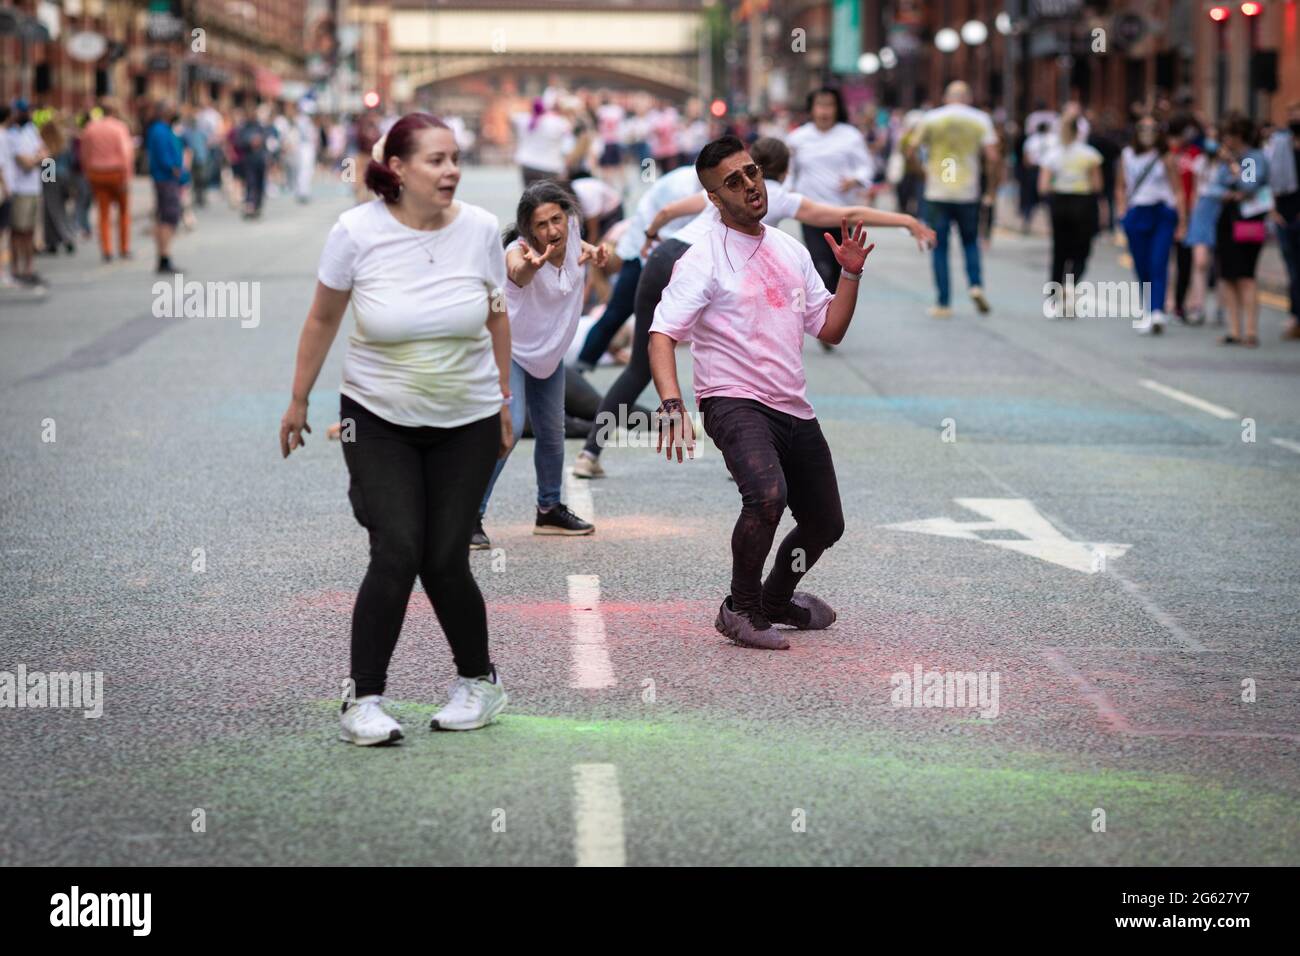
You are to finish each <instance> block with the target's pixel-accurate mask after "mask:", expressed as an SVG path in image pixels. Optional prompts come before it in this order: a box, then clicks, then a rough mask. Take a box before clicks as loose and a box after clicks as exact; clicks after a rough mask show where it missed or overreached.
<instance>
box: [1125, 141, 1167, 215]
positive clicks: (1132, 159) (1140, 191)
mask: <svg viewBox="0 0 1300 956" xmlns="http://www.w3.org/2000/svg"><path fill="white" fill-rule="evenodd" d="M1152 159H1154V160H1155V166H1153V167H1152V169H1151V172H1149V173H1147V174H1146V177H1145V178H1144V179H1143V180H1142V183H1141V185H1139V186H1138V188H1137V189H1133V184H1134V183H1135V182H1137V180H1138V177H1139V176H1141V175H1142V172H1143V170H1145V169H1146V168H1147V167H1148V166H1150V165H1151V161H1152ZM1120 160H1121V162H1123V164H1124V189H1125V190H1131V192H1130V193H1129V196H1128V203H1127V204H1128V205H1129V206H1152V205H1155V204H1156V203H1164V204H1165V205H1167V206H1176V205H1177V200H1175V199H1174V191H1173V189H1172V188H1171V187H1170V185H1169V174H1168V173H1167V172H1166V171H1165V158H1164V156H1162V155H1160V154H1159V153H1157V152H1156V151H1155V150H1154V149H1149V150H1147V151H1146V152H1145V153H1136V152H1134V151H1133V147H1132V146H1125V147H1124V151H1123V152H1122V153H1121V154H1120Z"/></svg>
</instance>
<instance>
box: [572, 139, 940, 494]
mask: <svg viewBox="0 0 1300 956" xmlns="http://www.w3.org/2000/svg"><path fill="white" fill-rule="evenodd" d="M701 155H703V152H701ZM747 155H750V156H752V158H753V159H754V161H755V162H756V163H758V164H759V165H760V167H761V168H762V169H763V175H764V177H765V182H764V201H765V204H766V206H765V208H766V212H765V214H764V218H763V221H764V222H766V223H767V224H768V225H772V226H776V225H780V223H781V222H782V220H785V219H797V220H799V222H801V223H804V224H813V225H821V226H822V228H834V227H835V226H837V225H839V223H840V222H841V221H843V220H844V219H853V220H855V221H861V222H863V223H864V224H865V225H877V226H901V227H903V228H906V229H908V231H910V232H911V233H912V236H913V238H915V239H916V242H917V245H918V246H919V247H920V248H921V249H925V248H927V247H928V245H929V244H930V243H932V242H933V241H934V233H933V232H932V231H931V230H930V229H929V228H928V227H926V226H925V225H924V224H922V223H920V222H918V221H917V220H916V219H914V218H913V217H912V216H906V215H902V214H899V213H892V212H884V211H882V210H879V209H872V208H870V207H868V206H831V205H828V204H826V203H820V202H815V201H813V200H811V199H808V198H807V197H806V196H802V195H800V194H799V193H796V192H791V191H790V190H788V189H786V188H785V187H784V186H782V185H781V183H780V182H779V180H780V179H781V177H783V176H784V175H785V173H786V170H787V168H788V165H789V162H790V151H789V149H788V148H787V147H786V145H785V144H784V143H783V142H781V141H780V140H778V139H760V140H758V142H756V143H755V144H754V145H753V147H752V148H751V149H750V150H749V151H748V153H747ZM697 176H698V173H697ZM769 177H770V178H769ZM694 210H703V211H701V212H699V214H698V215H696V217H695V218H694V219H692V220H691V221H690V222H689V223H687V224H686V225H685V226H684V227H682V228H681V229H680V230H679V231H677V232H676V233H675V234H674V235H673V236H672V238H667V237H666V236H665V235H663V234H662V233H661V232H660V231H659V230H661V229H662V228H663V227H664V224H665V223H666V222H667V221H669V220H673V219H675V218H676V217H678V216H681V215H683V214H684V213H686V212H691V211H694ZM717 215H718V213H717V210H716V209H715V207H714V206H713V205H711V204H709V200H708V198H707V193H705V192H700V193H697V194H695V195H692V196H688V197H686V198H684V199H680V200H677V201H675V202H671V203H669V204H667V205H666V206H664V207H663V208H662V209H660V210H659V212H658V213H656V214H655V217H654V219H653V220H652V221H651V223H650V228H649V229H648V230H647V231H646V246H645V247H643V249H642V255H644V256H646V261H645V265H644V267H643V268H642V271H641V277H640V279H639V280H638V282H637V287H636V297H635V302H634V308H633V311H634V313H635V315H636V327H635V332H634V334H633V337H632V359H631V361H629V362H628V364H627V367H626V368H625V369H623V373H622V374H621V375H620V376H619V377H618V379H617V380H616V381H615V382H614V384H613V385H611V386H610V388H609V391H608V392H606V393H605V398H604V399H603V401H602V402H601V405H600V409H599V410H598V411H597V413H596V417H595V419H594V420H593V424H592V428H591V432H590V434H588V436H587V443H586V445H585V446H584V447H583V449H582V452H581V453H580V454H579V456H578V460H577V461H576V462H575V463H574V467H573V474H574V475H575V476H576V477H578V478H600V477H603V476H604V474H605V470H604V467H603V466H602V465H601V464H600V461H599V459H600V453H601V448H602V446H603V445H604V443H605V438H606V437H607V436H608V434H609V431H610V426H611V424H613V423H616V422H618V421H619V420H627V416H628V415H630V412H631V409H632V407H633V404H634V403H635V401H636V398H637V396H638V395H640V394H641V392H642V390H643V389H644V388H645V387H646V386H647V385H649V384H650V354H649V341H650V338H649V337H650V323H651V321H652V320H653V318H654V310H655V308H656V307H657V306H658V305H659V300H660V297H661V296H662V295H663V290H664V287H665V286H666V285H667V284H668V280H669V279H670V278H671V276H672V273H673V266H674V265H675V264H676V262H677V260H678V259H680V258H681V257H682V255H683V254H684V253H685V252H686V250H687V249H689V248H690V247H691V244H692V243H695V242H697V241H699V240H700V239H702V238H704V237H705V236H707V235H708V234H709V231H710V230H711V229H712V227H713V222H714V220H716V218H717ZM661 240H662V241H661ZM655 242H658V245H657V246H656V247H655V248H654V250H653V251H650V250H649V245H650V244H651V243H655Z"/></svg>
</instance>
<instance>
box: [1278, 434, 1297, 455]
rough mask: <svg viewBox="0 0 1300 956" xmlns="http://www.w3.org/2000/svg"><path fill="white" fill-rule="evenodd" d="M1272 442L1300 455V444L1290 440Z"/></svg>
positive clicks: (1280, 439)
mask: <svg viewBox="0 0 1300 956" xmlns="http://www.w3.org/2000/svg"><path fill="white" fill-rule="evenodd" d="M1272 442H1273V444H1274V445H1281V446H1282V447H1283V448H1285V449H1286V450H1287V451H1293V452H1295V453H1296V454H1297V455H1300V442H1294V441H1291V440H1290V439H1288V438H1274V439H1272Z"/></svg>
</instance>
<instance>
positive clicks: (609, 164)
mask: <svg viewBox="0 0 1300 956" xmlns="http://www.w3.org/2000/svg"><path fill="white" fill-rule="evenodd" d="M626 118H627V110H625V109H623V107H621V106H620V105H619V104H617V103H615V102H613V101H612V100H611V99H610V98H609V95H608V94H606V95H604V96H603V97H602V98H601V104H600V106H598V107H596V128H597V129H598V130H599V131H600V142H601V153H600V160H599V162H600V175H601V178H602V179H604V180H605V181H606V182H607V183H609V184H610V185H611V186H613V187H615V188H616V189H619V190H621V189H622V188H623V135H624V129H623V124H624V120H625V119H626Z"/></svg>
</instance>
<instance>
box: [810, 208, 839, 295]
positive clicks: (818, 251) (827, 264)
mask: <svg viewBox="0 0 1300 956" xmlns="http://www.w3.org/2000/svg"><path fill="white" fill-rule="evenodd" d="M800 228H802V229H803V244H804V245H805V246H807V247H808V254H809V255H810V256H812V261H813V267H814V268H815V269H816V270H817V274H818V275H819V276H821V277H822V284H823V285H824V286H826V288H827V289H829V290H830V292H831V295H834V294H835V287H836V285H837V284H838V283H839V281H840V264H839V262H838V261H836V259H835V253H834V252H833V251H832V250H831V247H830V244H829V243H828V242H827V241H826V235H825V233H826V231H827V230H825V229H823V228H821V227H820V226H808V225H805V226H801V227H800ZM831 234H832V235H834V233H833V232H832V233H831Z"/></svg>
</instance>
